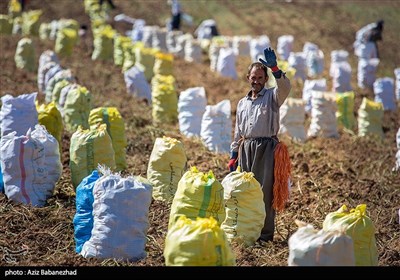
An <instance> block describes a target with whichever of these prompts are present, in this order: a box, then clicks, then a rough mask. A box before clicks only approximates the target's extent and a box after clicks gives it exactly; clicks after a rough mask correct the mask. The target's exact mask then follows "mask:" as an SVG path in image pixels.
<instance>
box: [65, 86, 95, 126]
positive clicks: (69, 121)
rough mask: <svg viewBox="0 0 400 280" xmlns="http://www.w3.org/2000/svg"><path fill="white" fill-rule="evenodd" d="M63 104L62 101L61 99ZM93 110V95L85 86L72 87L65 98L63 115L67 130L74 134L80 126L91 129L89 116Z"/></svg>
mask: <svg viewBox="0 0 400 280" xmlns="http://www.w3.org/2000/svg"><path fill="white" fill-rule="evenodd" d="M60 102H61V99H60ZM91 109H92V94H91V93H90V91H89V90H88V89H87V88H86V87H84V86H80V85H78V86H76V87H74V86H71V88H70V90H69V91H68V93H67V96H66V97H65V101H64V104H63V107H62V108H61V110H60V111H61V114H62V116H63V120H64V125H65V129H66V130H67V131H68V132H70V133H74V132H75V131H76V130H77V129H78V127H79V126H82V128H84V129H87V128H88V127H89V114H90V110H91Z"/></svg>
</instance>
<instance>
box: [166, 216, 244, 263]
mask: <svg viewBox="0 0 400 280" xmlns="http://www.w3.org/2000/svg"><path fill="white" fill-rule="evenodd" d="M163 255H164V258H165V265H166V266H234V265H235V263H236V260H235V255H234V253H233V251H232V249H231V247H230V244H229V242H228V239H227V237H226V235H225V233H224V231H223V230H222V229H221V228H220V227H219V225H218V223H217V221H216V220H215V219H214V218H213V217H209V218H196V219H195V220H193V219H190V218H187V217H186V216H185V215H183V216H180V217H179V218H178V220H177V221H176V223H175V224H174V225H173V226H171V227H170V228H169V229H168V232H167V236H166V238H165V247H164V253H163Z"/></svg>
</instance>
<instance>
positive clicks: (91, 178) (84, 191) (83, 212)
mask: <svg viewBox="0 0 400 280" xmlns="http://www.w3.org/2000/svg"><path fill="white" fill-rule="evenodd" d="M100 176H101V173H99V171H98V170H97V169H95V170H93V171H92V173H91V174H90V175H88V176H87V177H85V178H83V180H82V182H80V184H79V185H78V187H76V201H75V208H76V212H75V215H74V219H73V224H74V239H75V252H77V253H78V254H79V253H80V252H81V251H82V246H83V244H85V242H86V241H88V240H89V239H90V236H91V232H92V229H93V202H94V197H93V187H94V184H95V183H96V181H97V180H98V179H99V178H100Z"/></svg>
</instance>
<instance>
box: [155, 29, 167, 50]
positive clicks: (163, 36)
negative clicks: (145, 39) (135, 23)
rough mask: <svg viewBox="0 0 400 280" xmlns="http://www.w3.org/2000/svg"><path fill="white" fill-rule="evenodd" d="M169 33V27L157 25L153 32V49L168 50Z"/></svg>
mask: <svg viewBox="0 0 400 280" xmlns="http://www.w3.org/2000/svg"><path fill="white" fill-rule="evenodd" d="M167 33H168V29H167V28H165V27H159V26H157V27H156V28H154V29H153V32H152V35H153V40H152V44H151V47H152V48H153V49H158V50H159V51H161V52H168V48H167Z"/></svg>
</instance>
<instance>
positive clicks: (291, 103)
mask: <svg viewBox="0 0 400 280" xmlns="http://www.w3.org/2000/svg"><path fill="white" fill-rule="evenodd" d="M279 117H280V121H279V123H280V128H279V134H280V135H287V136H289V137H290V138H291V139H292V140H293V141H296V142H299V143H303V142H304V141H305V140H306V138H307V136H306V128H305V109H304V100H302V99H300V98H293V97H288V98H287V99H286V100H285V102H284V103H283V104H282V106H281V107H280V108H279Z"/></svg>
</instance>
